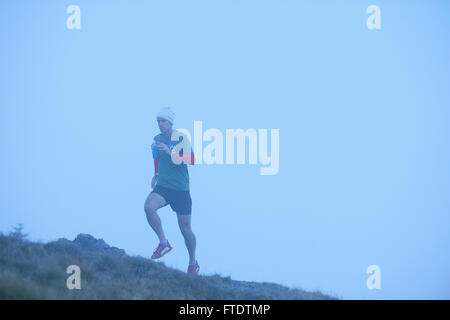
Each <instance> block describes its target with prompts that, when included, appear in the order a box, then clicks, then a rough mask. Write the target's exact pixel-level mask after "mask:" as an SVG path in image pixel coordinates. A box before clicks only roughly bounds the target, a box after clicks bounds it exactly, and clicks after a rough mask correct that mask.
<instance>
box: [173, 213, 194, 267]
mask: <svg viewBox="0 0 450 320" xmlns="http://www.w3.org/2000/svg"><path fill="white" fill-rule="evenodd" d="M177 218H178V226H179V227H180V231H181V234H182V235H183V237H184V243H185V244H186V248H187V250H188V252H189V263H194V262H195V246H196V243H197V240H196V238H195V234H194V233H193V232H192V229H191V215H190V214H177Z"/></svg>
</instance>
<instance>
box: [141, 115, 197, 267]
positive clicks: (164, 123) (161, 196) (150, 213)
mask: <svg viewBox="0 0 450 320" xmlns="http://www.w3.org/2000/svg"><path fill="white" fill-rule="evenodd" d="M174 118H175V113H174V112H173V111H172V110H171V109H170V108H169V107H165V108H162V109H161V111H160V112H159V113H158V115H157V117H156V120H157V122H158V126H159V130H160V131H161V133H160V134H158V135H157V136H155V137H154V143H153V145H152V154H153V159H154V164H155V175H154V176H153V179H152V183H151V186H152V189H153V191H152V192H150V194H149V195H148V197H147V199H146V200H145V205H144V210H145V213H146V216H147V221H148V223H149V224H150V226H151V227H152V229H153V231H155V233H156V235H157V236H158V238H159V245H158V247H157V248H156V249H155V251H154V252H153V255H152V259H159V258H161V257H162V256H164V255H165V254H166V253H168V252H169V251H170V250H172V246H171V245H170V243H169V241H168V240H167V239H166V236H165V235H164V231H163V228H162V225H161V219H160V218H159V216H158V214H157V212H156V211H157V210H158V209H159V208H162V207H164V206H166V205H168V204H170V207H171V208H172V210H173V211H175V212H176V214H177V218H178V226H179V227H180V230H181V233H182V235H183V237H184V242H185V244H186V247H187V250H188V253H189V266H188V269H187V272H188V273H192V274H197V273H198V271H199V269H200V266H199V265H198V262H197V260H196V259H195V246H196V238H195V235H194V233H193V232H192V229H191V210H192V200H191V196H190V193H189V174H188V169H187V165H186V163H188V164H194V153H193V152H192V149H191V148H190V147H189V149H190V153H186V151H185V150H180V152H177V151H176V149H179V146H177V145H178V144H179V143H181V142H182V141H183V138H184V136H183V135H178V134H179V132H177V131H176V130H172V125H173V121H174ZM174 133H175V134H174ZM172 136H174V137H176V136H179V138H178V139H175V138H174V140H172ZM176 146H177V147H176ZM189 146H190V144H189ZM174 147H176V148H175V149H174ZM177 158H178V160H181V161H182V162H181V163H180V161H176V160H177ZM174 160H175V161H174Z"/></svg>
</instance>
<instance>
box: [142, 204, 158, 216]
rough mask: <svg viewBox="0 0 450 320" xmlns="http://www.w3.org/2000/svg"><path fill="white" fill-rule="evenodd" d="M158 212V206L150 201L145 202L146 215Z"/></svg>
mask: <svg viewBox="0 0 450 320" xmlns="http://www.w3.org/2000/svg"><path fill="white" fill-rule="evenodd" d="M156 210H157V208H156V206H155V205H154V204H153V203H151V202H150V201H146V202H145V204H144V211H145V213H146V214H147V215H150V214H152V213H156Z"/></svg>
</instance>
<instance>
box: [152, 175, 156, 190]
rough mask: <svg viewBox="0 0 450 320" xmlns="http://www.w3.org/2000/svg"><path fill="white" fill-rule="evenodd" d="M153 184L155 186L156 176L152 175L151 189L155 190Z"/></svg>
mask: <svg viewBox="0 0 450 320" xmlns="http://www.w3.org/2000/svg"><path fill="white" fill-rule="evenodd" d="M155 184H156V175H154V176H153V178H152V189H155Z"/></svg>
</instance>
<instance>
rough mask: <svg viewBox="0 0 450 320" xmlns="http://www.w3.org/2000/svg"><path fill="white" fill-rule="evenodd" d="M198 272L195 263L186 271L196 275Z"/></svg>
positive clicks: (198, 267) (197, 266) (196, 263)
mask: <svg viewBox="0 0 450 320" xmlns="http://www.w3.org/2000/svg"><path fill="white" fill-rule="evenodd" d="M199 270H200V266H199V265H198V262H197V261H195V265H193V266H191V265H189V267H188V269H187V273H190V274H198V271H199Z"/></svg>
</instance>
